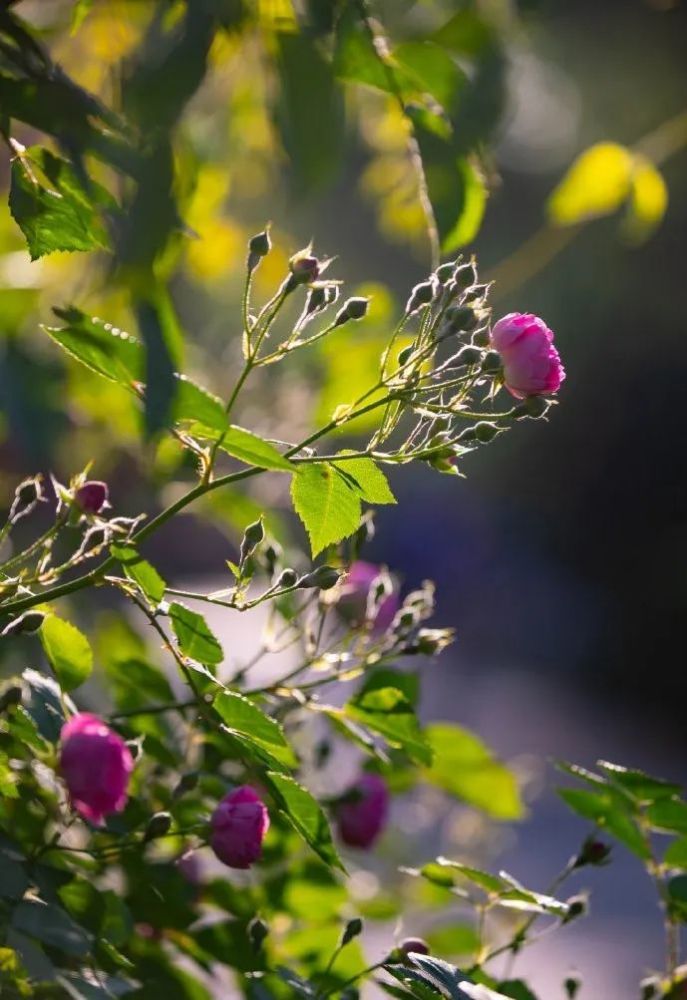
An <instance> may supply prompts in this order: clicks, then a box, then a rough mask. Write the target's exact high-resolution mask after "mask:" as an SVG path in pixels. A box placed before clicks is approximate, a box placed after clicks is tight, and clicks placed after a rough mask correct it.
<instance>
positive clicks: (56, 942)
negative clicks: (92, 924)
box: [12, 899, 91, 956]
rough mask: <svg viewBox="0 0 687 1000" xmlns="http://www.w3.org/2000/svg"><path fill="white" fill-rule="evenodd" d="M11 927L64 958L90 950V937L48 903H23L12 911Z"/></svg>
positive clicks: (31, 901)
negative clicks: (57, 951) (53, 949)
mask: <svg viewBox="0 0 687 1000" xmlns="http://www.w3.org/2000/svg"><path fill="white" fill-rule="evenodd" d="M12 926H13V927H14V928H16V929H17V930H18V931H21V932H23V933H24V934H28V935H29V937H32V938H35V939H36V940H37V941H41V942H42V943H43V944H47V945H51V946H52V947H53V948H58V949H59V950H60V951H63V952H65V953H66V954H68V955H76V956H82V955H87V954H88V952H89V951H90V949H91V936H90V934H89V933H88V932H87V931H85V930H84V929H83V927H79V925H78V924H76V923H75V922H74V921H73V920H72V919H71V917H70V916H69V915H68V914H67V913H66V912H65V911H64V910H63V909H61V908H60V907H59V906H54V905H53V904H52V903H43V902H41V901H40V900H38V899H25V900H23V901H22V902H21V903H19V905H18V906H17V907H15V909H14V911H13V914H12Z"/></svg>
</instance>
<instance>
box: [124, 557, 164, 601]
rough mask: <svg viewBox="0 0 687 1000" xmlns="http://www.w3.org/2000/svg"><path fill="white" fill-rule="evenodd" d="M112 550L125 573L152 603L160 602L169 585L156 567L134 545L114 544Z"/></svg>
mask: <svg viewBox="0 0 687 1000" xmlns="http://www.w3.org/2000/svg"><path fill="white" fill-rule="evenodd" d="M110 552H111V553H112V555H113V556H114V557H115V559H117V560H118V561H119V562H120V563H121V565H122V569H123V570H124V575H125V576H126V577H128V579H129V580H131V581H132V582H133V583H135V584H136V586H137V587H139V589H140V590H141V591H142V592H143V594H144V595H145V596H146V597H147V598H148V600H149V601H150V603H151V604H152V605H157V604H159V603H160V601H161V600H162V598H163V597H164V596H165V589H166V586H167V585H166V583H165V581H164V580H163V579H162V577H161V576H160V574H159V573H158V571H157V570H156V569H155V567H154V566H151V565H150V563H149V562H146V560H145V559H142V558H141V556H140V555H139V552H138V550H137V549H136V548H135V546H133V545H112V546H110Z"/></svg>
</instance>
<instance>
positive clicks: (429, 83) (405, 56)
mask: <svg viewBox="0 0 687 1000" xmlns="http://www.w3.org/2000/svg"><path fill="white" fill-rule="evenodd" d="M393 58H394V60H395V61H396V62H397V63H400V65H401V66H402V68H403V70H404V71H405V72H404V74H403V76H404V82H405V81H406V80H407V81H408V82H412V84H413V85H414V89H416V90H417V91H420V93H421V94H422V95H424V94H425V93H427V94H431V96H432V97H433V98H434V99H435V100H436V101H438V103H439V104H441V105H442V107H443V108H444V109H445V110H447V111H450V110H451V109H452V108H453V106H454V105H455V104H457V102H458V100H459V98H460V93H461V90H462V89H463V86H464V84H465V80H466V77H465V73H464V72H463V71H462V70H461V69H460V67H459V66H458V65H457V63H456V62H455V60H454V59H452V58H451V56H450V55H449V54H448V53H447V52H446V51H445V49H443V48H442V47H441V46H440V45H436V44H435V43H433V42H428V41H412V42H403V43H402V44H401V45H398V46H397V47H396V48H395V49H394V52H393Z"/></svg>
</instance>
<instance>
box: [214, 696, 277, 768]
mask: <svg viewBox="0 0 687 1000" xmlns="http://www.w3.org/2000/svg"><path fill="white" fill-rule="evenodd" d="M213 706H214V708H215V710H216V712H217V713H218V715H219V716H220V718H221V719H222V721H223V722H224V723H225V724H226V726H227V728H228V729H229V730H230V731H231V732H232V733H235V734H239V735H241V736H244V737H246V738H247V739H249V740H251V741H252V742H255V743H258V744H260V745H261V746H263V747H265V748H266V749H267V750H268V751H269V752H270V753H272V754H274V755H275V756H276V757H277V759H279V760H281V761H282V763H284V764H287V765H290V766H292V767H293V766H295V765H296V763H297V761H296V758H295V757H294V754H293V751H292V750H291V747H290V746H289V744H288V743H287V741H286V737H285V736H284V730H283V729H282V727H281V726H280V725H279V723H278V722H277V721H276V719H271V718H270V717H269V715H265V713H264V712H263V711H262V710H261V709H260V708H258V706H257V705H256V704H255V703H254V702H252V701H250V700H249V699H248V698H245V697H244V696H243V695H242V694H238V693H237V692H236V691H226V690H225V691H221V692H220V693H219V694H218V695H217V697H216V698H215V700H214V702H213Z"/></svg>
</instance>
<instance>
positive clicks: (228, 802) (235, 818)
mask: <svg viewBox="0 0 687 1000" xmlns="http://www.w3.org/2000/svg"><path fill="white" fill-rule="evenodd" d="M210 826H211V828H212V834H211V836H210V847H212V849H213V851H214V852H215V854H216V855H217V857H218V858H219V860H220V861H222V862H224V864H225V865H229V867H230V868H250V866H251V865H252V864H253V862H254V861H257V860H258V858H259V857H260V853H261V851H262V842H263V840H264V838H265V834H266V833H267V831H268V830H269V827H270V816H269V813H268V812H267V807H266V806H265V804H264V803H263V802H262V800H261V799H260V796H259V795H258V794H257V792H256V791H255V789H253V788H251V787H250V785H241V787H240V788H235V789H234V790H233V792H229V794H228V795H225V796H224V798H223V799H222V801H221V802H220V803H219V805H218V806H217V808H216V809H215V811H214V813H213V814H212V818H211V820H210Z"/></svg>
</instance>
